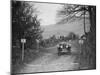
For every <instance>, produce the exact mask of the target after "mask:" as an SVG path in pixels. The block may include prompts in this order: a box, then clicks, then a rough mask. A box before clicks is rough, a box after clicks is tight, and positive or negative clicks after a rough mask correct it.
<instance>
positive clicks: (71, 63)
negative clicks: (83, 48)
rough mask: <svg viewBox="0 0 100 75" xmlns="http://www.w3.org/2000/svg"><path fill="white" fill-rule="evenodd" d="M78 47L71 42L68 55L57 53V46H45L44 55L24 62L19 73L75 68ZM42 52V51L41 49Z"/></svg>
mask: <svg viewBox="0 0 100 75" xmlns="http://www.w3.org/2000/svg"><path fill="white" fill-rule="evenodd" d="M78 51H79V50H78V48H77V47H76V46H75V45H74V44H72V53H71V54H70V55H61V56H58V55H57V46H54V47H50V48H46V49H45V50H44V52H45V53H44V55H43V56H41V57H39V58H37V59H36V60H35V61H32V62H30V63H24V66H23V67H21V68H20V69H19V70H18V72H19V73H34V72H48V71H62V70H63V71H65V70H76V69H78V67H79V63H75V60H76V55H78V53H79V52H78ZM42 52H43V51H42Z"/></svg>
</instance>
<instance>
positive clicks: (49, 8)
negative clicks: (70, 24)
mask: <svg viewBox="0 0 100 75" xmlns="http://www.w3.org/2000/svg"><path fill="white" fill-rule="evenodd" d="M35 7H36V8H37V10H38V11H39V12H40V14H39V15H38V17H39V19H41V25H51V24H55V23H56V13H57V10H59V8H61V7H62V5H60V4H49V3H35Z"/></svg>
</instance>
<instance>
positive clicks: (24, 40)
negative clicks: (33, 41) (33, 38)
mask: <svg viewBox="0 0 100 75" xmlns="http://www.w3.org/2000/svg"><path fill="white" fill-rule="evenodd" d="M21 43H22V61H23V60H24V44H25V43H26V39H21Z"/></svg>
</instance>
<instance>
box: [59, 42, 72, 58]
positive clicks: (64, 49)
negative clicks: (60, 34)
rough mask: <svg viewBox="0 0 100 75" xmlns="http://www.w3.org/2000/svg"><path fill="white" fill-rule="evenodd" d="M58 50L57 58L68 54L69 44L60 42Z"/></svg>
mask: <svg viewBox="0 0 100 75" xmlns="http://www.w3.org/2000/svg"><path fill="white" fill-rule="evenodd" d="M57 50H58V56H60V55H62V54H70V53H71V44H69V43H67V42H62V43H60V44H59V45H58V47H57Z"/></svg>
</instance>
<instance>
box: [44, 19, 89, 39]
mask: <svg viewBox="0 0 100 75" xmlns="http://www.w3.org/2000/svg"><path fill="white" fill-rule="evenodd" d="M83 22H84V21H83V19H81V20H76V21H74V22H69V23H63V24H55V25H47V26H42V28H43V29H44V32H43V38H48V37H50V36H52V35H56V36H57V35H68V33H69V32H74V33H76V34H78V35H82V34H84V30H83V28H84V23H83ZM89 26H90V24H89V20H88V19H86V30H87V31H89Z"/></svg>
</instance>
